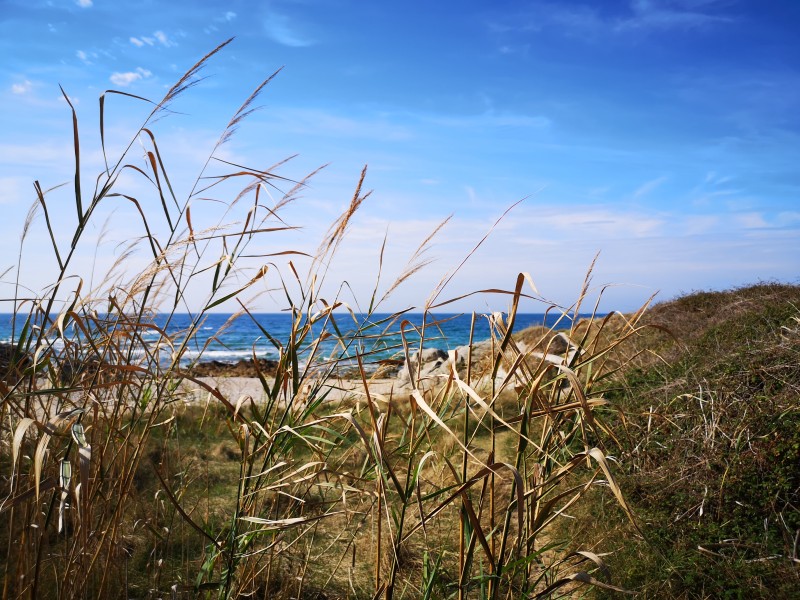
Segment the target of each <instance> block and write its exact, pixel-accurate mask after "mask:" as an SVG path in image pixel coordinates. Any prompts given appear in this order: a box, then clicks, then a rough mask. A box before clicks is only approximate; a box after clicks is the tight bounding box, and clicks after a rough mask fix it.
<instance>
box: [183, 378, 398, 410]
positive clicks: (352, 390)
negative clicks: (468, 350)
mask: <svg viewBox="0 0 800 600" xmlns="http://www.w3.org/2000/svg"><path fill="white" fill-rule="evenodd" d="M198 379H199V380H200V381H202V382H203V383H205V384H206V385H208V386H210V387H212V388H215V389H217V390H219V392H220V393H221V394H222V395H223V396H224V397H225V398H226V399H227V400H228V402H230V403H231V404H234V405H235V404H236V403H237V402H239V400H240V399H241V398H242V397H243V396H244V397H250V398H252V399H253V400H255V401H256V402H259V403H263V402H265V401H266V399H267V395H266V392H265V391H264V389H263V386H262V384H261V381H260V380H259V379H257V378H255V377H200V378H198ZM269 383H270V384H272V383H273V381H272V380H269ZM180 390H181V393H182V394H184V395H185V400H186V401H187V402H205V401H206V400H207V399H208V397H209V392H208V391H206V390H205V389H203V388H202V387H201V386H199V385H197V384H196V383H193V382H191V381H184V382H183V383H182V384H181V388H180ZM369 391H370V395H371V397H372V398H373V400H376V401H378V402H385V401H387V400H389V399H390V398H392V399H405V398H408V395H409V392H410V389H409V388H408V387H401V386H400V384H399V382H398V381H397V380H396V379H376V380H373V381H370V382H369ZM309 392H310V386H306V389H304V390H303V395H306V394H308V393H309ZM324 393H327V396H326V400H328V401H340V400H352V401H354V402H357V401H358V400H363V399H365V398H366V393H365V391H364V384H363V383H362V382H361V381H358V380H350V379H345V380H331V381H329V382H326V383H325V384H324V385H323V386H322V389H321V390H319V391H317V394H316V395H320V394H324ZM246 399H247V398H245V400H246Z"/></svg>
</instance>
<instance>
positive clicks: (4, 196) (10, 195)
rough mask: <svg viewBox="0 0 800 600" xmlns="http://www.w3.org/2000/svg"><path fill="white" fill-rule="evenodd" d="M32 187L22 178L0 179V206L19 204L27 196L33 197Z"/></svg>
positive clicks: (30, 198)
mask: <svg viewBox="0 0 800 600" xmlns="http://www.w3.org/2000/svg"><path fill="white" fill-rule="evenodd" d="M33 194H34V192H33V185H32V183H31V182H30V181H27V180H26V179H25V178H23V177H0V205H3V204H19V202H20V201H21V200H23V199H25V197H26V196H27V197H28V199H29V200H32V199H33V197H34V195H33Z"/></svg>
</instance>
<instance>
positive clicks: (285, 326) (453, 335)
mask: <svg viewBox="0 0 800 600" xmlns="http://www.w3.org/2000/svg"><path fill="white" fill-rule="evenodd" d="M579 316H580V317H583V316H589V315H579ZM230 317H231V315H230V314H221V313H212V314H208V315H206V316H205V317H204V318H203V321H202V323H201V326H200V328H199V329H198V331H197V333H196V335H195V336H194V338H193V339H192V340H191V341H190V343H189V344H188V347H187V350H186V352H185V353H184V354H183V356H182V360H181V362H182V363H183V364H184V365H185V364H187V363H189V362H192V361H195V360H200V361H211V360H216V361H222V362H229V363H233V362H236V361H238V360H241V359H246V358H251V357H252V356H253V354H254V353H255V355H256V356H257V357H259V358H267V359H276V358H278V356H279V351H278V348H276V346H275V344H274V343H273V342H272V341H270V340H269V339H268V338H267V336H266V335H265V334H264V332H262V328H263V330H265V331H266V332H267V333H268V334H269V336H271V337H272V338H273V340H275V341H277V342H279V343H285V342H286V340H287V339H288V338H289V335H290V333H291V324H292V320H291V315H289V314H286V313H278V314H275V313H254V314H252V315H251V316H248V315H242V316H240V317H238V318H237V319H236V320H234V321H233V322H232V323H231V324H230V325H229V326H228V327H227V328H226V329H225V330H224V331H223V332H221V333H220V329H221V328H222V327H223V325H224V324H225V323H226V322H227V321H228V319H229V318H230ZM559 317H561V322H560V323H558V328H559V329H566V328H569V326H570V325H571V321H570V320H569V318H565V317H562V316H561V315H560V314H559V313H556V312H555V311H552V312H551V313H549V314H518V315H517V319H516V323H517V324H516V326H515V329H516V330H520V329H523V328H525V327H530V326H532V325H544V326H546V327H553V326H554V325H556V322H557V321H558V320H559ZM335 318H336V324H337V326H338V328H339V331H341V332H342V333H343V334H344V335H343V336H342V337H343V338H344V339H350V338H352V339H353V341H352V343H351V345H350V346H349V347H347V348H343V347H342V346H341V344H339V345H337V343H336V337H337V336H335V335H334V336H331V337H330V338H328V339H327V340H325V341H324V342H323V343H322V346H321V348H320V349H321V352H320V353H318V356H320V355H321V356H326V357H327V356H339V357H344V358H345V359H348V358H349V359H353V358H354V357H355V355H356V352H360V353H361V354H364V355H367V356H368V357H369V359H368V360H369V362H373V361H375V360H381V359H386V358H392V357H394V358H398V357H400V356H401V355H402V336H401V335H400V323H401V321H403V320H407V321H409V322H410V323H411V324H413V325H414V326H416V327H421V325H422V323H423V318H424V315H423V314H422V313H406V314H404V315H402V316H401V317H399V318H395V319H392V315H390V314H373V315H371V316H369V317H368V316H367V315H356V320H355V321H354V319H353V317H352V315H350V314H349V313H338V312H337V313H335ZM192 319H193V316H192V315H190V314H174V315H172V317H171V318H169V316H168V315H165V314H160V315H157V316H156V317H155V319H154V322H155V324H156V325H158V326H159V327H161V328H162V329H164V330H165V331H166V332H167V334H168V335H169V336H170V337H173V339H182V336H183V335H185V333H183V332H185V330H186V329H187V328H188V327H189V325H190V324H191V323H192ZM471 320H472V315H470V314H444V313H441V314H436V315H431V314H428V315H427V323H426V330H425V344H424V346H425V347H426V348H441V349H443V350H449V349H452V348H456V347H458V346H463V345H466V344H467V343H469V334H470V323H471ZM11 323H12V315H11V314H0V342H3V343H10V342H12V339H11V335H12V325H11ZM22 323H24V319H22V320H20V319H18V321H17V327H16V335H17V336H18V335H19V330H20V328H21V326H22ZM359 329H360V331H361V335H356V336H352V335H349V334H350V333H355V332H358V330H359ZM328 330H329V331H331V332H334V330H333V328H331V327H330V326H329V327H328ZM404 331H405V333H406V340H407V341H408V342H410V343H411V344H412V346H411V347H412V349H413V348H414V346H413V344H417V346H418V344H419V336H418V335H417V334H416V332H415V330H414V329H413V328H412V327H409V326H406V327H405V330H404ZM312 332H313V334H314V336H319V334H320V333H321V332H322V329H321V326H320V325H315V326H314V328H313V329H312ZM490 335H491V334H490V330H489V322H488V319H487V318H486V317H485V316H477V317H476V320H475V333H474V338H473V339H474V341H476V342H479V341H482V340H486V339H488V338H489V337H490ZM158 337H159V334H158V333H157V332H155V331H145V333H144V335H143V338H144V340H145V342H155V341H156V340H157V339H158ZM58 346H59V343H58V342H56V348H58Z"/></svg>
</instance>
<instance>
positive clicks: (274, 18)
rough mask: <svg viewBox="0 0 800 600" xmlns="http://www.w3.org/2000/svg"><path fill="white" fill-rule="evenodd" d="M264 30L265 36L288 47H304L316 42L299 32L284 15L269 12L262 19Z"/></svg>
mask: <svg viewBox="0 0 800 600" xmlns="http://www.w3.org/2000/svg"><path fill="white" fill-rule="evenodd" d="M264 30H265V31H266V33H267V37H268V38H269V39H271V40H272V41H273V42H277V43H278V44H281V45H282V46H289V47H290V48H304V47H306V46H313V45H314V44H315V43H316V42H315V41H314V40H313V39H311V38H309V37H308V36H305V35H303V34H302V33H300V32H299V31H298V30H297V28H296V27H295V26H294V25H293V24H291V23H290V22H289V18H288V17H287V16H286V15H282V14H278V13H276V12H274V11H273V12H270V14H269V16H267V18H266V19H265V21H264Z"/></svg>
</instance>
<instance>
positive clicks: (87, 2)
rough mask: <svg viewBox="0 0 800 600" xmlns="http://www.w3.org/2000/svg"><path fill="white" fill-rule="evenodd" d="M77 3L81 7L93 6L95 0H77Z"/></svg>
mask: <svg viewBox="0 0 800 600" xmlns="http://www.w3.org/2000/svg"><path fill="white" fill-rule="evenodd" d="M75 4H77V5H78V6H80V7H81V8H91V7H92V6H93V4H94V2H92V0H75Z"/></svg>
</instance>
